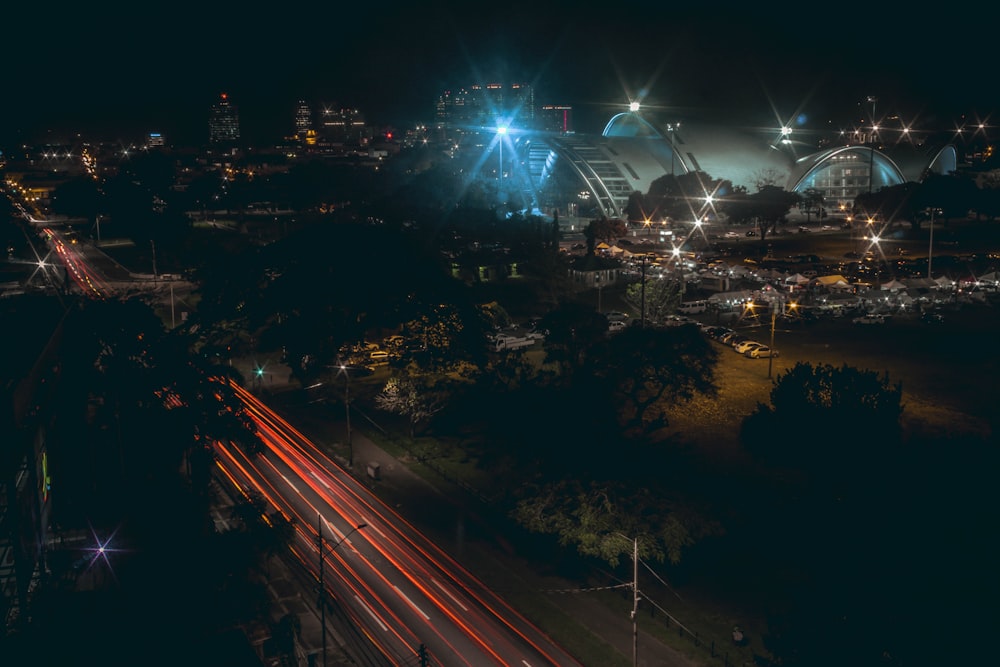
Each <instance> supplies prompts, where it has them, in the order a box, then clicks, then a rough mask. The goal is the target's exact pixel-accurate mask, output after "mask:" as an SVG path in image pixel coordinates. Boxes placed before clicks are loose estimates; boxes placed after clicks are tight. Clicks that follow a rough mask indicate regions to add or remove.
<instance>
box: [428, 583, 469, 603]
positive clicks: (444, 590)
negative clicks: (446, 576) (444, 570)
mask: <svg viewBox="0 0 1000 667" xmlns="http://www.w3.org/2000/svg"><path fill="white" fill-rule="evenodd" d="M431 581H432V582H434V585H435V586H437V587H438V588H440V589H441V592H442V593H444V594H445V595H447V596H448V597H450V598H451V599H452V601H453V602H454V603H455V604H457V605H458V606H459V607H461V608H462V611H469V608H468V607H466V606H465V605H464V604H462V602H461V601H460V600H459V599H458V598H457V597H455V596H454V595H452V594H451V591H449V590H448V589H447V588H445V587H444V586H442V585H441V583H440V582H439V581H438V580H437V579H435V578H434V577H431Z"/></svg>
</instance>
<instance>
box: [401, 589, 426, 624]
mask: <svg viewBox="0 0 1000 667" xmlns="http://www.w3.org/2000/svg"><path fill="white" fill-rule="evenodd" d="M393 588H395V589H396V592H397V593H399V597H401V598H403V599H404V600H406V602H407V603H408V604H409V605H410V606H411V607H413V609H414V610H415V611H417V612H418V613H419V614H420V615H421V616H423V617H424V620H425V621H429V620H431V617H430V616H428V615H427V614H425V613H424V611H423V609H421V608H420V607H418V606H417V605H415V604H414V603H413V600H411V599H410V598H408V597H406V593H404V592H403V591H401V590H399V586H393Z"/></svg>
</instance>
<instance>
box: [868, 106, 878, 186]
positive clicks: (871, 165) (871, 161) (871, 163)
mask: <svg viewBox="0 0 1000 667" xmlns="http://www.w3.org/2000/svg"><path fill="white" fill-rule="evenodd" d="M867 101H868V103H869V104H871V105H872V135H871V136H870V137H868V141H869V143H870V144H871V152H870V157H869V158H868V194H871V193H872V184H873V183H874V180H875V133H876V132H877V131H878V125H876V124H875V103H876V102H878V98H877V97H872V96H871V95H869V96H868V100H867Z"/></svg>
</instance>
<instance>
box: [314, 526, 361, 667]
mask: <svg viewBox="0 0 1000 667" xmlns="http://www.w3.org/2000/svg"><path fill="white" fill-rule="evenodd" d="M367 527H368V524H367V523H359V524H358V525H356V526H354V528H351V529H350V530H349V531H347V533H346V534H345V535H344V536H343V537H342V538H340V540H339V541H338V542H337V543H336V544H334V545H333V546H332V547H330V548H329V549H328V551H329V552H330V553H331V554H332V553H333V552H334V550H335V549H336V548H337V547H339V546H340V545H341V544H343V543H344V542H346V541H347V538H348V537H350V536H351V535H352V534H354V533H356V532H357V531H359V530H361V529H362V528H367ZM316 545H317V547H318V548H319V614H320V624H321V625H322V626H323V665H324V667H325V666H326V587H325V586H324V585H323V558H324V554H323V547H324V544H323V516H322V515H321V514H320V513H319V512H317V513H316Z"/></svg>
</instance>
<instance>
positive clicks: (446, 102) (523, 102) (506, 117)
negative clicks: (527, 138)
mask: <svg viewBox="0 0 1000 667" xmlns="http://www.w3.org/2000/svg"><path fill="white" fill-rule="evenodd" d="M435 117H436V120H437V123H438V125H439V126H442V127H444V128H448V129H450V130H452V131H453V132H463V131H464V132H476V131H481V130H483V129H488V128H494V127H496V126H497V125H498V124H500V123H503V124H505V125H515V126H517V127H522V128H526V129H528V128H530V129H535V124H536V117H535V91H534V88H533V87H532V86H531V85H530V84H527V83H511V84H504V83H487V84H474V85H472V86H469V87H468V88H457V89H452V90H446V91H444V92H443V93H442V94H441V96H440V97H439V98H438V100H437V104H436V109H435Z"/></svg>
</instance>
